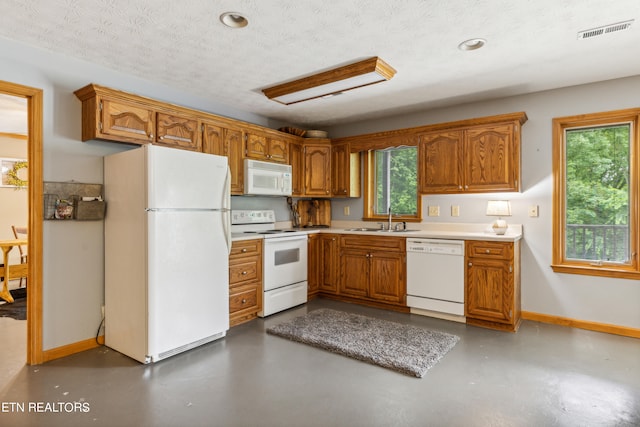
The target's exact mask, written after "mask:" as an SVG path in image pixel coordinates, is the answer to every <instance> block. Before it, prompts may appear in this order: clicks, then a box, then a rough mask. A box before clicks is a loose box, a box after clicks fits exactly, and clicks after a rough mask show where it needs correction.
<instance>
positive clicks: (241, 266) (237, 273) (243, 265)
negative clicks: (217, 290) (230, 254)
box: [229, 259, 262, 284]
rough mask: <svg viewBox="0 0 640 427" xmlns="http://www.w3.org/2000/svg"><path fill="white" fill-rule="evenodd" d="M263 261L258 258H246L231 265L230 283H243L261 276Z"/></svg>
mask: <svg viewBox="0 0 640 427" xmlns="http://www.w3.org/2000/svg"><path fill="white" fill-rule="evenodd" d="M260 266H261V263H260V262H259V260H257V259H246V260H243V261H240V262H233V263H231V264H230V265H229V283H230V284H234V283H241V282H246V281H248V280H256V279H260V278H261V273H262V272H261V271H260Z"/></svg>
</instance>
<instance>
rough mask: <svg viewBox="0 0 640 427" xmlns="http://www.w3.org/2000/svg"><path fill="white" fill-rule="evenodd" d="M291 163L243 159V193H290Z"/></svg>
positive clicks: (288, 194)
mask: <svg viewBox="0 0 640 427" xmlns="http://www.w3.org/2000/svg"><path fill="white" fill-rule="evenodd" d="M291 184H292V183H291V165H283V164H279V163H269V162H261V161H259V160H249V159H245V160H244V194H252V195H260V196H290V195H291Z"/></svg>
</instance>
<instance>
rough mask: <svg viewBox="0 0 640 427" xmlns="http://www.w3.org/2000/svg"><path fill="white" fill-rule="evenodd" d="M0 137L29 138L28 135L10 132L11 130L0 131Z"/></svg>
mask: <svg viewBox="0 0 640 427" xmlns="http://www.w3.org/2000/svg"><path fill="white" fill-rule="evenodd" d="M0 137H3V138H13V139H23V140H27V139H28V138H29V136H28V135H23V134H21V133H11V132H0Z"/></svg>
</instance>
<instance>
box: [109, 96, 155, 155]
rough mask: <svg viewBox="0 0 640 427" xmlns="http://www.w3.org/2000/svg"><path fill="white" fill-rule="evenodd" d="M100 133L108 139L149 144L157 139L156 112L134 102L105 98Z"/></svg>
mask: <svg viewBox="0 0 640 427" xmlns="http://www.w3.org/2000/svg"><path fill="white" fill-rule="evenodd" d="M101 104H102V115H101V122H100V125H101V127H102V130H101V131H100V133H101V134H102V135H103V136H106V137H107V138H108V139H115V140H118V141H126V142H137V143H142V144H145V143H148V142H152V141H153V140H154V139H155V135H154V130H155V128H156V122H155V112H154V111H153V110H150V109H149V108H146V107H144V106H139V105H137V104H135V103H133V102H126V101H114V100H110V99H106V98H103V99H102V101H101Z"/></svg>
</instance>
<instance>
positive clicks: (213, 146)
mask: <svg viewBox="0 0 640 427" xmlns="http://www.w3.org/2000/svg"><path fill="white" fill-rule="evenodd" d="M222 132H223V128H222V127H220V126H217V125H215V124H211V123H203V124H202V151H203V152H204V153H209V154H217V155H219V156H227V155H228V146H225V140H224V136H223V134H222Z"/></svg>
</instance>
